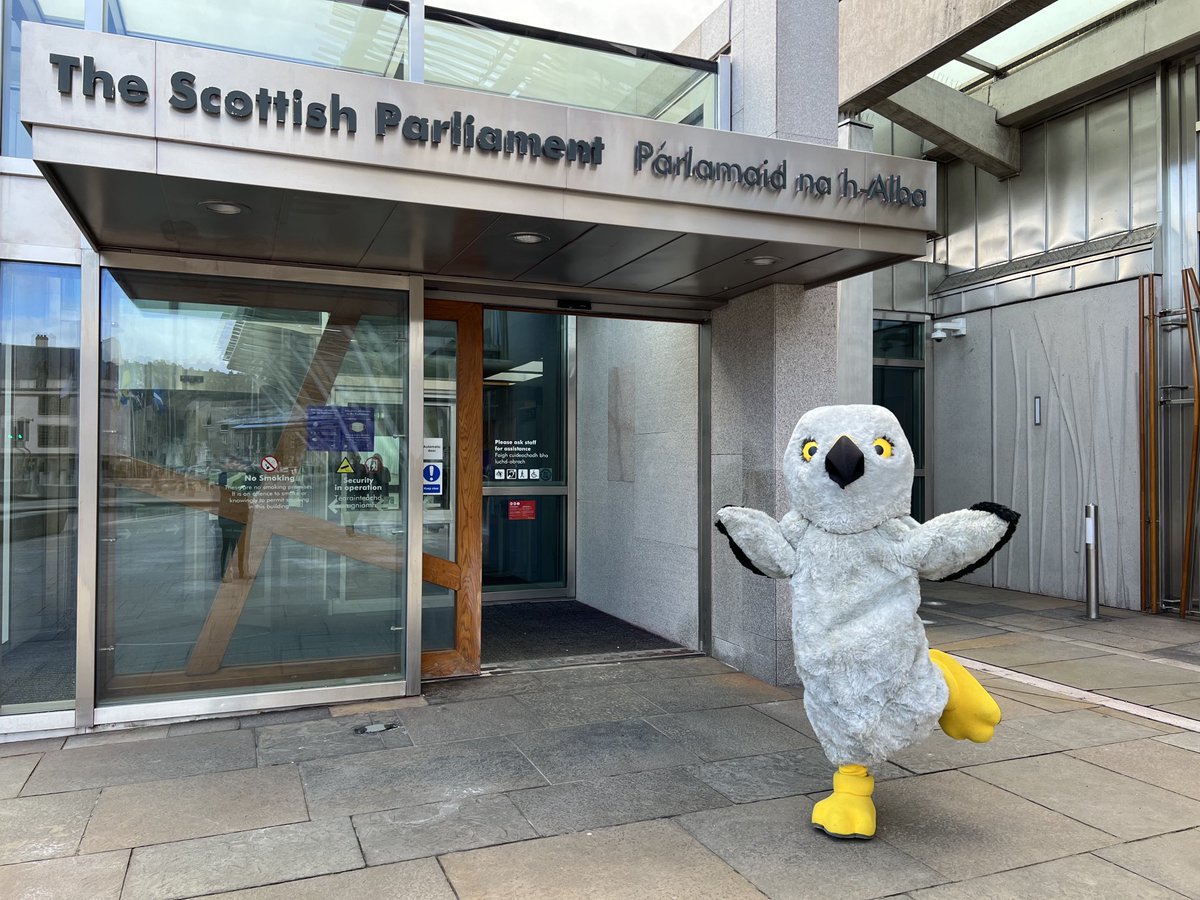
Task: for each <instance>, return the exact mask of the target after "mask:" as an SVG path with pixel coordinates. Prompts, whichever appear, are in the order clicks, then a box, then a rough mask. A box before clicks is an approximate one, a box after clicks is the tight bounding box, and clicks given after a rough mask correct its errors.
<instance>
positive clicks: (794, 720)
mask: <svg viewBox="0 0 1200 900" xmlns="http://www.w3.org/2000/svg"><path fill="white" fill-rule="evenodd" d="M754 709H757V710H758V711H759V712H760V713H765V714H766V715H768V716H770V717H771V718H772V719H775V720H776V721H777V722H782V723H783V724H784V725H786V726H787V727H788V728H791V729H792V730H793V731H798V732H800V733H801V734H806V735H808V736H809V737H810V738H812V739H813V740H814V741H815V740H816V739H817V733H816V731H814V730H813V727H812V722H810V721H808V713H807V712H805V710H804V701H803V700H776V701H775V702H773V703H757V704H755V705H754Z"/></svg>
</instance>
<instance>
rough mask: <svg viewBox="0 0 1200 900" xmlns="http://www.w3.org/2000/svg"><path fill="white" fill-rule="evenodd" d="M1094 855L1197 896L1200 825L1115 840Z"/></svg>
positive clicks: (1187, 895) (1199, 887)
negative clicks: (1126, 841)
mask: <svg viewBox="0 0 1200 900" xmlns="http://www.w3.org/2000/svg"><path fill="white" fill-rule="evenodd" d="M1096 855H1097V856H1099V857H1101V858H1102V859H1107V860H1109V861H1110V862H1114V863H1116V864H1117V865H1118V866H1121V868H1123V869H1128V870H1129V871H1131V872H1136V873H1137V874H1138V875H1141V876H1142V877H1143V878H1149V879H1150V880H1151V881H1156V882H1158V883H1159V884H1161V885H1164V886H1166V887H1168V888H1170V889H1171V890H1173V891H1178V892H1179V893H1181V894H1183V895H1184V896H1185V897H1192V898H1200V829H1196V828H1193V829H1191V830H1189V831H1179V832H1176V833H1174V834H1164V835H1162V836H1160V837H1152V838H1149V839H1147V840H1144V841H1135V842H1133V843H1130V844H1118V845H1117V846H1115V847H1106V848H1104V849H1103V850H1097V851H1096Z"/></svg>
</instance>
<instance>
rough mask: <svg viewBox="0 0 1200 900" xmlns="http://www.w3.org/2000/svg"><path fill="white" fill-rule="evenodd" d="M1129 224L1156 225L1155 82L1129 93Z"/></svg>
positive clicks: (1132, 89)
mask: <svg viewBox="0 0 1200 900" xmlns="http://www.w3.org/2000/svg"><path fill="white" fill-rule="evenodd" d="M1129 145H1130V160H1129V172H1130V177H1131V181H1132V183H1131V185H1130V194H1131V197H1130V201H1131V202H1130V207H1131V209H1130V222H1131V225H1132V227H1134V228H1141V227H1142V226H1144V225H1154V224H1155V223H1157V222H1158V104H1157V100H1156V93H1155V90H1154V82H1153V81H1147V82H1143V83H1142V84H1139V85H1136V86H1135V87H1132V88H1130V89H1129Z"/></svg>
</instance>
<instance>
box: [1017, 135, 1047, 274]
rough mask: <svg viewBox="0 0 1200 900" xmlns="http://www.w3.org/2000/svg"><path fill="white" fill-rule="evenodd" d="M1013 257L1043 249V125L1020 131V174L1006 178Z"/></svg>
mask: <svg viewBox="0 0 1200 900" xmlns="http://www.w3.org/2000/svg"><path fill="white" fill-rule="evenodd" d="M1009 194H1010V196H1011V204H1012V251H1011V252H1012V258H1013V259H1017V258H1018V257H1022V256H1029V255H1031V254H1033V253H1041V252H1042V251H1043V250H1045V249H1046V126H1044V125H1039V126H1038V127H1037V128H1031V129H1029V130H1028V131H1026V132H1023V133H1022V134H1021V174H1020V175H1018V176H1017V177H1016V178H1013V179H1011V180H1010V181H1009Z"/></svg>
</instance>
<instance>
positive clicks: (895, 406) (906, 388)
mask: <svg viewBox="0 0 1200 900" xmlns="http://www.w3.org/2000/svg"><path fill="white" fill-rule="evenodd" d="M874 380H875V386H874V391H873V396H874V398H875V403H877V404H878V405H880V406H884V407H887V408H888V409H890V410H891V411H892V414H893V415H895V417H896V418H897V419H898V420H899V421H900V427H901V428H903V429H904V434H905V436H906V437H907V438H908V443H909V445H910V446H911V447H912V450H913V461H914V462H915V463H916V467H917V468H918V469H921V468H924V467H925V415H924V412H925V401H924V384H925V370H924V369H921V368H910V367H907V366H906V367H900V366H875V378H874Z"/></svg>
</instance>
